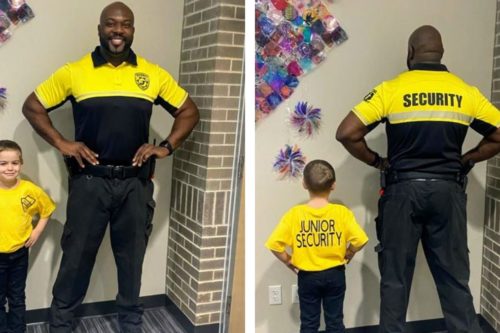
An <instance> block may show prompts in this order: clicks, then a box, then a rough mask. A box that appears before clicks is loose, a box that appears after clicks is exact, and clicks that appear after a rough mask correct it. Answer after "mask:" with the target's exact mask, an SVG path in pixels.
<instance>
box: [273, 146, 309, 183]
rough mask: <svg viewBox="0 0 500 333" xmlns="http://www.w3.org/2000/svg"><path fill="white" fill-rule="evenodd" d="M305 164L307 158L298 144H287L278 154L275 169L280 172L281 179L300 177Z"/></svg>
mask: <svg viewBox="0 0 500 333" xmlns="http://www.w3.org/2000/svg"><path fill="white" fill-rule="evenodd" d="M305 165H306V158H305V156H304V155H303V154H302V151H301V150H300V148H299V147H298V146H297V145H293V146H291V145H285V147H284V148H283V149H281V150H280V152H279V154H278V155H277V156H276V160H275V162H274V165H273V169H274V171H276V172H277V173H278V174H279V176H280V179H285V178H299V177H300V176H302V172H303V171H304V167H305Z"/></svg>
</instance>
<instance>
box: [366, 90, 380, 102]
mask: <svg viewBox="0 0 500 333" xmlns="http://www.w3.org/2000/svg"><path fill="white" fill-rule="evenodd" d="M376 93H377V90H375V89H373V90H372V91H370V92H369V93H368V94H366V96H365V97H364V98H363V100H364V101H365V102H369V101H370V100H371V99H372V98H373V96H374V95H375V94H376Z"/></svg>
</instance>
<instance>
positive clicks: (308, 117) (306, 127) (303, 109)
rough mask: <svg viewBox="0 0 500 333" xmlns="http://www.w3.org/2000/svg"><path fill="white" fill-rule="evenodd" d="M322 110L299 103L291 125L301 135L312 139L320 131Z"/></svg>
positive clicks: (293, 113)
mask: <svg viewBox="0 0 500 333" xmlns="http://www.w3.org/2000/svg"><path fill="white" fill-rule="evenodd" d="M320 123H321V109H319V108H314V107H313V106H312V105H310V104H308V103H307V102H298V103H297V105H295V109H294V111H293V112H292V113H291V115H290V124H291V126H292V127H293V128H295V129H296V130H297V131H298V132H299V134H301V135H303V136H305V137H311V136H312V135H313V134H314V133H316V132H317V131H318V130H319V127H320Z"/></svg>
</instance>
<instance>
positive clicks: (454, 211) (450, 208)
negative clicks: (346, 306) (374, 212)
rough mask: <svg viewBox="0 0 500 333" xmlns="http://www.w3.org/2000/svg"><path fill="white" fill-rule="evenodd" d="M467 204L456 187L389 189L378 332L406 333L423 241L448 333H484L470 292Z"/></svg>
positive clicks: (380, 229)
mask: <svg viewBox="0 0 500 333" xmlns="http://www.w3.org/2000/svg"><path fill="white" fill-rule="evenodd" d="M466 201H467V200H466V194H465V191H464V189H463V188H462V186H461V185H459V184H458V183H456V182H454V181H446V180H432V181H431V180H407V181H402V182H399V183H395V184H392V185H389V186H388V187H387V188H386V189H385V193H384V194H383V196H382V197H381V198H380V201H379V216H378V218H377V237H378V239H379V241H380V244H379V245H377V247H376V250H377V251H378V259H379V268H380V274H381V283H380V294H381V304H380V329H379V332H384V333H386V332H390V333H394V332H404V330H405V321H406V311H407V307H408V301H409V296H410V288H411V283H412V278H413V271H414V268H415V258H416V253H417V246H418V243H419V241H420V240H422V247H423V249H424V253H425V256H426V259H427V263H428V265H429V268H430V271H431V273H432V276H433V278H434V281H435V283H436V287H437V291H438V294H439V299H440V302H441V308H442V311H443V315H444V319H445V322H446V327H447V329H448V331H449V332H454V333H477V332H481V329H480V328H479V323H478V320H477V316H476V312H475V310H474V306H473V304H472V295H471V292H470V289H469V286H468V284H469V275H470V269H469V255H468V249H467V218H466Z"/></svg>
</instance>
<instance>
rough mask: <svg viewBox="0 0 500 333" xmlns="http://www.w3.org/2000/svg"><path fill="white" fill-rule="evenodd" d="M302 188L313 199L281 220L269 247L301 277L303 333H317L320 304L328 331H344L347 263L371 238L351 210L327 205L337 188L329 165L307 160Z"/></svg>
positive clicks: (300, 296)
mask: <svg viewBox="0 0 500 333" xmlns="http://www.w3.org/2000/svg"><path fill="white" fill-rule="evenodd" d="M303 185H304V188H305V189H306V190H307V191H308V192H309V201H308V202H307V204H303V205H297V206H295V207H292V208H291V209H290V210H289V211H288V212H287V213H286V214H285V215H284V216H283V217H282V219H281V221H280V223H279V224H278V226H277V227H276V228H275V229H274V231H273V233H272V234H271V236H270V237H269V239H268V240H267V242H266V247H267V248H268V249H270V250H271V251H272V252H273V253H274V255H275V256H276V257H277V258H278V259H279V260H280V261H282V262H283V263H284V264H285V265H286V266H287V267H288V268H290V269H291V270H292V271H294V272H295V273H297V274H298V292H299V303H300V304H299V305H300V333H317V332H318V329H319V325H320V315H321V303H323V310H324V313H325V324H326V330H325V332H327V333H334V332H344V323H343V317H344V314H343V302H344V295H345V290H346V282H345V264H347V263H349V261H350V260H351V259H352V258H353V256H354V254H355V253H356V252H357V251H359V250H360V249H361V248H362V247H363V246H364V245H365V244H366V242H368V237H367V235H366V233H365V232H364V231H363V229H361V227H360V226H359V225H358V223H357V222H356V219H355V217H354V214H353V213H352V212H351V211H350V210H349V209H348V208H346V207H345V206H342V205H338V204H332V203H330V202H329V201H328V196H329V195H330V192H331V191H333V190H334V189H335V171H334V170H333V167H332V166H331V165H330V164H329V163H328V162H326V161H323V160H314V161H311V162H309V163H308V164H307V165H306V167H305V169H304V181H303ZM286 247H290V248H291V250H292V254H291V255H290V254H288V252H287V251H286Z"/></svg>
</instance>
